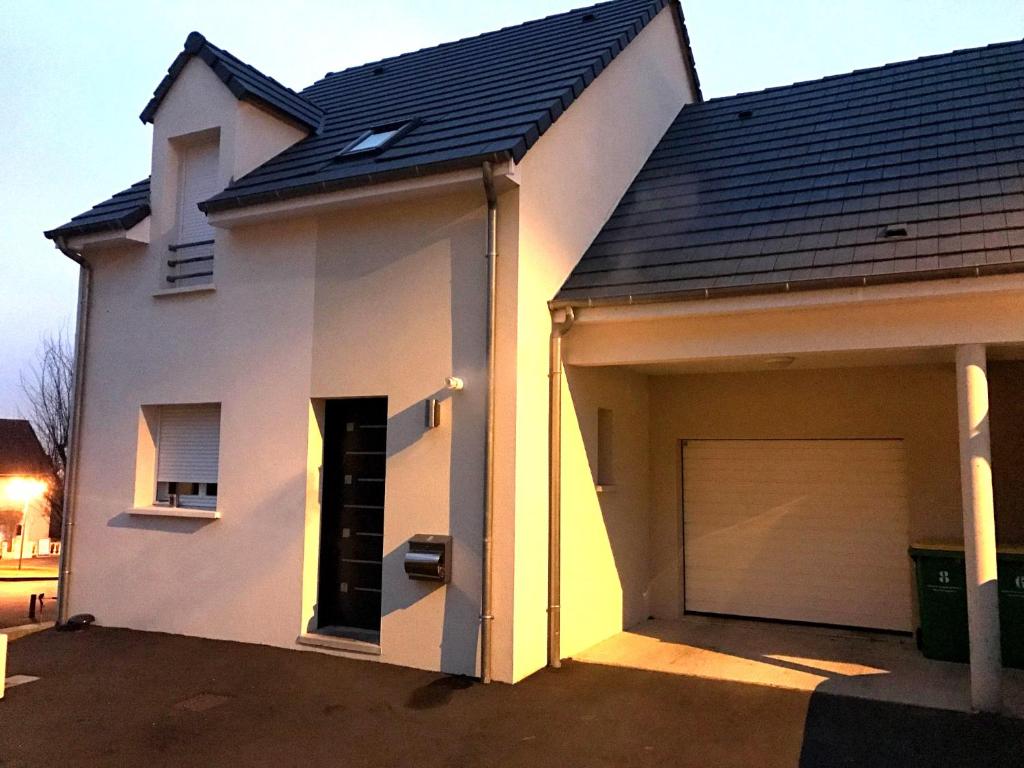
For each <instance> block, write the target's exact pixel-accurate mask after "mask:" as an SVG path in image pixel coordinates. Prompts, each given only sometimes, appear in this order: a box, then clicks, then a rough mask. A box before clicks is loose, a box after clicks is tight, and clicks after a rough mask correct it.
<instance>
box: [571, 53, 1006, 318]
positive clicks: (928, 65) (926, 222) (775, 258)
mask: <svg viewBox="0 0 1024 768" xmlns="http://www.w3.org/2000/svg"><path fill="white" fill-rule="evenodd" d="M892 225H902V226H903V227H905V230H906V235H905V236H896V237H883V236H881V230H882V229H883V228H885V227H887V226H892ZM1017 269H1024V43H1022V42H1012V43H1002V44H998V45H991V46H988V47H986V48H979V49H974V50H967V51H957V52H954V53H950V54H944V55H941V56H931V57H927V58H923V59H918V60H916V61H910V62H904V63H900V64H891V65H888V66H885V67H881V68H877V69H870V70H862V71H858V72H854V73H852V74H848V75H840V76H836V77H830V78H826V79H824V80H818V81H814V82H807V83H798V84H796V85H792V86H787V87H784V88H773V89H769V90H766V91H762V92H758V93H748V94H741V95H739V96H733V97H729V98H723V99H713V100H711V101H708V102H705V103H703V104H694V105H690V106H686V107H684V108H683V110H682V111H681V113H680V114H679V117H678V118H677V119H676V121H675V123H674V124H673V125H672V127H671V128H670V129H669V131H668V132H667V133H666V135H665V137H664V138H663V139H662V141H661V143H660V144H659V145H658V147H657V148H656V149H655V151H654V153H653V154H652V155H651V157H650V159H649V160H648V162H647V164H646V165H645V166H644V168H643V170H642V171H641V172H640V173H639V175H638V176H637V178H636V179H635V181H634V182H633V184H632V186H631V187H630V188H629V190H628V192H627V193H626V195H625V196H624V197H623V199H622V201H621V203H620V204H619V206H618V208H617V209H616V210H615V212H614V213H613V214H612V216H611V218H610V219H609V221H608V223H607V224H606V225H605V227H604V229H603V230H602V231H601V233H600V234H599V235H598V237H597V238H596V239H595V241H594V242H593V244H592V245H591V246H590V248H589V249H588V251H587V252H586V254H585V255H584V257H583V259H582V260H581V261H580V263H579V264H578V265H577V267H576V269H575V270H574V271H573V273H572V275H571V276H570V277H569V279H568V280H567V282H566V283H565V285H564V287H563V288H562V291H561V293H560V294H559V296H558V300H559V301H573V302H586V301H598V302H599V301H621V300H649V299H652V298H657V297H659V296H660V297H662V298H667V297H670V296H679V297H686V296H687V295H696V296H700V295H705V294H706V292H713V291H743V290H758V291H765V290H776V289H783V288H799V287H815V286H820V285H826V284H842V283H847V284H863V283H871V282H881V281H891V280H901V279H903V280H905V279H921V278H924V277H932V276H935V277H942V276H951V275H954V274H978V273H980V272H984V271H1013V270H1017Z"/></svg>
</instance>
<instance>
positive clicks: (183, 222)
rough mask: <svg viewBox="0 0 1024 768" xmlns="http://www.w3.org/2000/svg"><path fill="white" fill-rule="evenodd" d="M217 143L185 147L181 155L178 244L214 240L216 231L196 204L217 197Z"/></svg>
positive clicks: (208, 142) (209, 142)
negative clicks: (214, 231)
mask: <svg viewBox="0 0 1024 768" xmlns="http://www.w3.org/2000/svg"><path fill="white" fill-rule="evenodd" d="M217 148H218V147H217V142H216V141H207V142H203V143H202V144H194V145H192V146H189V147H186V148H185V149H184V151H183V152H182V153H181V179H180V184H179V194H180V197H179V200H178V244H179V245H180V244H183V243H197V242H201V241H204V240H213V227H211V226H210V223H209V222H208V221H207V220H206V214H204V213H203V212H202V211H200V210H199V208H197V207H196V206H197V204H198V203H201V202H202V201H203V200H208V199H209V198H211V197H213V196H214V195H215V194H217V193H218V192H219V191H220V189H218V184H217V154H218V152H217Z"/></svg>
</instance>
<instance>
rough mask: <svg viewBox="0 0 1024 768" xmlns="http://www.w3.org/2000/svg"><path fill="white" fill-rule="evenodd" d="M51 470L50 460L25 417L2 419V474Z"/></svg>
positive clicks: (0, 438) (0, 458)
mask: <svg viewBox="0 0 1024 768" xmlns="http://www.w3.org/2000/svg"><path fill="white" fill-rule="evenodd" d="M50 472H51V467H50V460H49V459H48V458H47V456H46V452H45V451H44V450H43V446H41V445H40V444H39V438H37V437H36V433H35V432H34V431H33V430H32V425H31V424H29V423H28V422H27V421H25V420H24V419H0V475H42V474H49V473H50Z"/></svg>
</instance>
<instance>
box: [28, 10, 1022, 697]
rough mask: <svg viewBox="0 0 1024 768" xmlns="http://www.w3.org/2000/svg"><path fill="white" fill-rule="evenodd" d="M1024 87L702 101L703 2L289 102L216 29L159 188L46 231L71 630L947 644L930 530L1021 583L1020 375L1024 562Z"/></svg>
mask: <svg viewBox="0 0 1024 768" xmlns="http://www.w3.org/2000/svg"><path fill="white" fill-rule="evenodd" d="M1022 60H1024V44H1019V43H1013V44H1006V45H1000V46H992V47H989V48H985V49H980V50H975V51H966V52H959V53H953V54H949V55H946V56H938V57H931V58H928V59H922V60H918V61H913V62H907V63H904V64H896V65H890V66H887V67H883V68H880V69H875V70H865V71H862V72H857V73H853V74H851V75H843V76H838V77H833V78H827V79H825V80H821V81H816V82H811V83H803V84H798V85H795V86H790V87H786V88H776V89H771V90H768V91H764V92H761V93H754V94H745V95H741V96H736V97H732V98H726V99H715V100H712V101H709V102H706V103H705V102H702V99H701V95H700V89H699V85H698V81H697V77H696V73H695V70H694V66H693V61H692V56H691V53H690V50H689V45H688V42H687V37H686V29H685V26H684V25H683V17H682V13H681V10H680V8H679V5H678V3H675V2H667V3H665V2H658V1H656V0H618V1H617V2H611V3H606V4H603V5H598V6H594V7H592V8H588V9H582V10H578V11H573V12H570V13H566V14H561V15H557V16H552V17H549V18H546V19H542V20H540V21H535V22H531V23H528V24H524V25H521V26H518V27H512V28H509V29H505V30H501V31H498V32H494V33H490V34H486V35H481V36H479V37H475V38H470V39H467V40H462V41H459V42H456V43H450V44H447V45H442V46H438V47H436V48H431V49H425V50H422V51H418V52H416V53H412V54H407V55H404V56H398V57H395V58H392V59H387V60H384V61H381V62H376V63H372V64H367V65H364V66H361V67H355V68H352V69H348V70H345V71H343V72H339V73H329V74H327V75H326V76H325V77H324V79H322V80H320V81H318V82H317V83H315V84H313V85H312V86H310V87H309V88H307V89H305V90H303V91H301V92H300V93H295V92H293V91H291V90H289V89H287V88H284V87H283V86H281V85H280V84H279V83H277V82H276V81H274V80H272V79H270V78H268V77H266V76H264V75H262V74H260V73H259V72H257V71H256V70H254V69H252V68H251V67H249V66H247V65H245V64H243V63H241V62H239V61H238V60H237V59H235V58H234V57H232V56H231V55H230V54H228V53H227V52H225V51H223V50H221V49H219V48H217V47H215V46H213V45H212V44H211V43H209V42H207V41H206V40H204V39H203V38H202V37H201V36H199V35H195V34H194V35H191V36H190V37H189V39H188V41H187V42H186V47H185V51H184V52H183V53H182V54H181V55H180V56H179V57H178V58H177V59H176V60H175V62H174V64H173V65H172V67H171V69H170V71H169V74H168V77H167V78H166V79H165V80H164V81H163V82H162V83H161V84H160V86H159V87H158V89H157V91H156V94H155V96H154V98H153V100H152V101H151V102H150V104H149V106H147V108H146V110H145V111H144V112H143V114H142V117H143V119H144V120H145V121H149V122H152V123H153V127H154V138H153V167H152V173H151V176H150V178H149V179H148V180H146V181H143V182H140V183H138V184H136V185H134V186H133V187H131V188H130V189H128V190H126V191H125V192H122V193H120V194H118V195H115V196H114V197H113V198H112V199H111V200H109V201H107V202H105V203H102V204H101V205H99V206H97V207H96V208H94V209H92V210H91V211H89V212H87V213H84V214H82V215H80V216H78V217H75V218H74V219H72V220H71V222H69V223H68V224H66V225H64V226H62V227H59V228H58V229H55V230H53V231H51V232H48V233H47V236H48V237H50V238H52V239H53V240H54V241H55V242H56V243H57V244H58V246H59V247H60V248H61V249H62V250H63V251H64V252H65V253H67V254H68V255H69V256H71V257H72V258H75V259H78V260H82V261H83V262H84V263H85V264H86V265H87V269H86V270H83V281H84V282H83V286H84V287H85V288H87V290H86V291H85V292H84V293H83V295H84V296H85V297H86V298H87V299H88V303H87V304H83V308H84V309H85V310H87V311H86V312H85V314H87V316H88V322H87V334H86V336H87V344H86V345H85V346H86V347H87V355H86V356H85V359H84V367H85V372H84V379H83V381H84V387H83V391H84V403H83V405H82V407H81V409H80V419H81V424H80V429H79V433H80V440H79V444H78V446H77V450H76V451H75V456H76V457H77V458H76V463H75V465H74V468H73V475H74V477H73V479H72V480H70V481H69V482H70V483H71V490H70V494H69V496H70V499H69V501H70V504H69V506H70V507H71V511H70V512H69V514H73V515H75V525H74V527H73V530H75V532H76V533H75V537H74V540H73V543H74V553H75V554H74V555H73V559H71V560H70V568H71V581H70V582H69V583H65V585H64V588H63V591H62V597H63V599H64V600H65V607H64V613H65V615H66V612H67V611H68V610H70V611H89V612H91V613H94V614H96V616H97V619H98V620H99V622H100V623H104V624H110V625H120V626H130V627H136V628H140V629H149V630H160V631H169V632H180V633H187V634H195V635H202V636H208V637H219V638H227V639H232V640H242V641H248V642H259V643H268V644H272V645H278V646H282V647H305V646H309V645H314V646H318V647H321V648H325V649H329V650H332V651H334V652H338V653H347V654H362V655H364V656H367V657H372V658H378V659H380V660H382V661H387V662H392V663H397V664H404V665H409V666H415V667H421V668H426V669H434V670H442V671H445V672H452V673H461V674H471V675H481V676H483V677H484V678H486V679H489V678H490V677H491V676H493V677H494V678H495V679H498V680H504V681H516V680H519V679H521V678H522V677H524V676H525V675H528V674H530V673H531V672H533V671H535V670H536V669H538V668H540V667H542V666H543V665H544V664H545V663H546V662H548V661H550V662H551V663H557V661H558V660H559V659H560V658H563V657H567V656H571V655H573V654H574V653H577V652H579V651H581V650H582V649H584V648H587V647H588V646H591V645H593V644H594V643H596V642H598V641H600V640H602V639H604V638H606V637H608V636H609V635H611V634H614V633H616V632H619V631H621V630H622V628H623V627H624V626H629V625H631V624H634V623H636V622H638V621H640V620H642V619H645V618H646V617H648V616H657V617H666V618H671V617H674V616H678V615H680V614H681V613H682V612H684V611H695V612H707V613H715V614H718V613H721V614H730V615H745V616H757V617H762V618H768V619H782V620H795V621H807V622H815V623H824V624H838V625H844V626H858V627H865V628H871V629H886V630H897V631H909V630H911V629H913V627H914V626H915V610H916V609H915V605H914V598H913V582H912V574H911V566H910V561H909V559H908V558H907V548H908V546H909V545H910V544H911V543H912V542H914V541H917V540H922V539H945V540H958V539H962V535H963V531H964V530H965V529H966V530H967V531H968V533H969V536H968V539H967V553H968V563H969V566H970V568H969V571H970V573H971V574H972V578H974V579H975V580H976V581H978V582H984V581H986V580H988V579H990V578H991V576H992V573H993V572H992V570H991V561H992V560H993V558H994V550H993V548H994V536H993V525H994V521H993V515H992V503H991V496H992V487H993V483H992V482H989V481H988V480H987V476H986V474H985V469H986V468H987V466H988V464H987V453H986V452H987V450H988V440H987V435H988V431H987V421H985V422H984V423H981V422H979V423H978V424H975V423H974V422H972V423H971V424H970V425H967V424H966V420H967V419H968V416H970V417H971V418H972V419H975V417H977V416H978V415H979V414H982V415H984V414H985V410H984V404H985V403H986V402H987V399H988V394H989V389H991V407H992V413H993V418H992V427H991V432H992V435H991V436H992V440H991V451H992V455H993V456H994V457H995V459H994V463H993V471H994V473H995V483H994V486H995V504H996V507H997V508H998V509H999V519H998V526H999V531H998V533H999V537H1000V540H1001V542H1003V543H1015V542H1017V541H1019V540H1020V539H1021V538H1022V527H1021V524H1022V522H1024V482H1022V481H1021V479H1020V477H1019V475H1018V473H1017V472H1016V471H1015V469H1016V463H1017V461H1018V457H1019V456H1020V450H1021V448H1022V447H1024V446H1022V445H1021V444H1022V443H1024V439H1022V437H1021V429H1020V427H1021V424H1022V423H1024V422H1022V421H1021V419H1020V414H1019V413H1018V410H1019V409H1020V407H1021V406H1020V405H1019V403H1021V402H1024V400H1022V398H1021V394H1022V393H1021V392H1020V391H1019V390H1020V389H1021V381H1022V378H1021V375H1020V374H1021V372H1022V369H1021V368H1020V363H1018V362H1017V360H1018V359H1021V357H1022V348H1024V347H1022V345H1024V322H1022V320H1024V316H1022V312H1021V301H1022V299H1024V277H1022V276H1021V275H1020V274H1019V273H1018V272H1019V270H1020V269H1021V268H1022V267H1024V250H1022V248H1024V239H1022V235H1024V194H1022V184H1021V166H1020V163H1021V162H1022V161H1024V122H1022V120H1021V118H1022V117H1024V115H1022V112H1024V103H1022V97H1021V90H1020V87H1021V84H1022V83H1021V79H1022V77H1024V75H1022V74H1021V73H1022V72H1024V70H1022V69H1021V64H1022V63H1024V61H1022ZM495 254H496V255H495ZM489 264H496V268H495V269H494V270H493V272H491V274H490V275H489V268H488V267H489ZM90 275H91V278H90ZM489 277H493V280H491V279H489ZM492 312H493V314H492ZM490 317H493V320H494V322H493V324H491V323H489V318H490ZM492 343H493V347H492ZM986 348H988V353H987V356H988V357H990V358H991V359H992V360H993V363H992V365H991V369H990V380H988V381H987V380H986V377H985V361H986ZM492 349H493V354H491V353H490V352H489V350H492ZM563 359H564V360H565V362H566V363H567V368H566V370H565V376H564V377H563V376H562V375H561V374H562V360H563ZM489 364H491V365H492V366H493V374H492V375H490V374H489V367H490V366H489ZM449 377H455V378H457V379H460V380H461V381H460V382H448V383H446V379H448V378H449ZM463 383H464V386H461V388H460V385H461V384H463ZM489 383H490V384H491V385H492V389H491V392H492V394H491V395H490V396H489V394H488V393H489ZM958 383H959V384H960V391H959V394H958ZM958 413H959V414H960V418H961V420H962V421H964V422H965V424H964V428H963V431H962V432H963V433H962V434H961V435H960V437H959V438H958V433H957V419H958ZM489 414H490V416H489ZM549 416H550V417H551V422H550V424H549ZM975 420H977V419H975ZM975 428H977V429H975ZM972 429H975V432H977V434H974V433H972V431H971V430H972ZM549 446H554V447H555V450H553V451H549ZM962 467H963V468H964V473H963V475H962V477H963V481H961V468H962ZM961 486H962V488H961ZM961 491H962V492H963V496H961ZM684 509H685V511H684ZM489 521H490V522H489ZM416 534H434V535H449V536H451V561H450V563H449V565H450V568H449V569H448V576H450V581H449V582H448V583H446V584H438V583H431V582H426V581H417V580H410V579H409V578H407V576H406V573H405V571H404V570H403V562H404V560H405V557H406V553H407V551H408V549H409V544H410V539H411V538H412V537H414V536H415V535H416ZM549 553H550V556H549ZM70 557H71V556H70V555H69V558H70ZM126 585H127V586H126ZM970 594H971V610H972V614H973V616H974V617H975V621H974V622H973V623H972V632H974V633H975V634H974V635H973V636H972V639H973V641H974V645H973V646H972V648H973V649H974V652H975V654H976V655H977V658H975V659H974V660H973V661H974V664H975V672H976V675H975V678H976V680H978V681H979V682H978V686H979V688H978V691H976V694H977V700H978V701H979V702H980V704H979V705H981V706H984V705H985V701H984V695H985V691H986V690H988V689H986V688H985V685H986V681H988V682H991V680H992V679H993V678H997V677H998V669H997V667H998V664H997V663H996V668H993V663H992V659H991V647H992V642H993V637H992V631H991V629H992V627H993V626H994V625H993V623H992V617H993V613H994V608H993V605H992V602H991V598H992V596H993V595H994V592H992V591H991V590H989V589H987V588H985V589H977V590H970ZM994 642H995V643H996V649H997V651H996V653H997V654H998V638H997V637H996V638H995V640H994ZM986 654H988V655H987V656H986Z"/></svg>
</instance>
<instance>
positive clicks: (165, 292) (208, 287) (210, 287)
mask: <svg viewBox="0 0 1024 768" xmlns="http://www.w3.org/2000/svg"><path fill="white" fill-rule="evenodd" d="M215 290H217V286H215V285H214V284H213V283H203V284H202V285H185V286H182V287H181V288H158V289H157V290H155V291H153V297H154V298H160V297H161V296H180V295H181V294H184V293H209V292H211V291H215Z"/></svg>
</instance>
